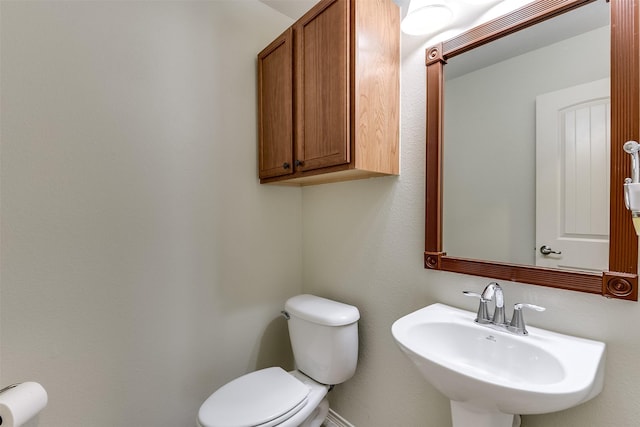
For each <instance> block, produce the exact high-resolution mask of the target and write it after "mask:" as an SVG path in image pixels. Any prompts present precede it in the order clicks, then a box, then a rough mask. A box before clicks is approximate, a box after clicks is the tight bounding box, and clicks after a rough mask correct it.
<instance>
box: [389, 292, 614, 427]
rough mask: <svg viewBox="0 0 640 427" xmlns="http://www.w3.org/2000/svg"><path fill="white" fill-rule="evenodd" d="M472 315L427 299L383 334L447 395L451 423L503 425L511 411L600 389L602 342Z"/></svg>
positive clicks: (574, 401)
mask: <svg viewBox="0 0 640 427" xmlns="http://www.w3.org/2000/svg"><path fill="white" fill-rule="evenodd" d="M475 317H476V314H475V313H472V312H470V311H465V310H460V309H457V308H454V307H450V306H447V305H444V304H433V305H430V306H427V307H425V308H422V309H420V310H417V311H415V312H413V313H410V314H408V315H406V316H404V317H402V318H400V319H398V320H397V321H396V322H395V323H394V324H393V326H392V327H391V332H392V334H393V337H394V338H395V340H396V342H397V343H398V345H399V346H400V348H401V349H402V350H403V351H404V353H405V354H407V356H408V357H409V359H410V360H411V361H412V362H413V363H414V364H415V365H416V367H417V368H418V369H419V370H420V372H421V373H422V375H423V376H424V377H425V378H426V379H427V381H429V382H430V383H431V384H432V385H433V386H434V387H435V388H436V389H438V390H439V391H440V392H441V393H443V394H444V395H445V396H447V397H448V398H449V399H450V400H451V407H452V419H453V425H454V427H462V426H467V425H468V426H473V427H481V426H485V425H486V426H491V427H502V426H505V427H511V426H512V425H517V419H516V421H515V424H514V414H540V413H547V412H554V411H560V410H563V409H568V408H571V407H573V406H576V405H579V404H581V403H583V402H585V401H587V400H589V399H591V398H593V397H595V396H597V395H598V394H599V393H600V391H601V390H602V386H603V383H604V362H605V347H606V346H605V344H604V343H602V342H598V341H592V340H587V339H583V338H577V337H573V336H569V335H562V334H558V333H555V332H551V331H547V330H544V329H539V328H535V327H531V326H528V327H527V329H528V331H529V335H526V336H521V335H515V334H512V333H510V332H507V331H504V330H499V329H494V328H490V327H487V326H483V325H478V324H477V323H475V322H474V319H475Z"/></svg>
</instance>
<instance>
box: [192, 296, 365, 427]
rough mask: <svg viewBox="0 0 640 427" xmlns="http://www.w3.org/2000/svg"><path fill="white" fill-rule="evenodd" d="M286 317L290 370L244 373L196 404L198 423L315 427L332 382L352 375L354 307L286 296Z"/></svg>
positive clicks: (325, 406) (321, 418)
mask: <svg viewBox="0 0 640 427" xmlns="http://www.w3.org/2000/svg"><path fill="white" fill-rule="evenodd" d="M283 314H285V317H287V319H288V326H289V336H290V339H291V347H292V349H293V356H294V360H295V362H296V370H294V371H291V372H286V371H285V370H284V369H282V368H280V367H271V368H266V369H261V370H258V371H255V372H251V373H248V374H245V375H243V376H241V377H239V378H236V379H235V380H233V381H231V382H229V383H227V384H225V385H223V386H222V387H220V388H219V389H218V390H216V391H215V392H214V393H213V394H212V395H211V396H209V398H208V399H207V400H206V401H205V402H204V403H203V404H202V406H201V407H200V410H199V411H198V417H197V424H198V427H275V426H277V427H320V425H321V424H322V422H323V421H324V419H325V418H326V416H327V413H328V412H329V402H328V400H327V399H326V395H327V393H328V391H329V390H330V389H331V386H332V385H335V384H340V383H342V382H344V381H346V380H347V379H349V378H351V376H353V374H354V373H355V368H356V363H357V356H358V329H357V321H358V319H359V318H360V313H359V312H358V309H357V308H356V307H353V306H351V305H347V304H343V303H340V302H337V301H332V300H328V299H325V298H321V297H316V296H313V295H298V296H296V297H293V298H290V299H289V300H287V302H286V304H285V311H284V312H283Z"/></svg>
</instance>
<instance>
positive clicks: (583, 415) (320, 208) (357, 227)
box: [303, 37, 640, 427]
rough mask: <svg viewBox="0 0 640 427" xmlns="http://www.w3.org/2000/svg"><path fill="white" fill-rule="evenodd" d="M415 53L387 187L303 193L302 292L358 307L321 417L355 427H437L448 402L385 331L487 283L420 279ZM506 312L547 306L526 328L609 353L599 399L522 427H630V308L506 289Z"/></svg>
mask: <svg viewBox="0 0 640 427" xmlns="http://www.w3.org/2000/svg"><path fill="white" fill-rule="evenodd" d="M424 48H425V46H420V45H419V44H418V43H415V42H413V41H412V40H411V39H410V38H407V37H405V38H404V39H403V52H402V53H403V55H402V56H403V61H402V119H401V120H402V130H401V132H402V133H401V145H402V151H401V156H402V167H401V174H400V176H399V177H398V178H376V179H371V180H366V181H354V182H345V183H339V184H331V185H323V186H317V187H308V188H305V189H304V190H303V217H304V227H303V228H304V243H303V245H304V260H303V263H304V269H303V274H304V286H305V288H304V289H305V291H308V292H316V293H319V294H321V295H326V296H329V297H333V298H336V299H338V300H342V301H345V302H349V303H352V304H355V305H356V306H358V307H359V309H360V311H361V314H362V318H361V320H360V330H361V332H360V337H361V355H360V359H359V365H358V371H357V372H356V375H355V376H354V378H352V379H351V380H349V381H348V382H346V383H345V384H342V385H340V386H338V387H336V388H335V390H334V391H333V392H332V394H331V405H332V407H333V408H334V409H335V410H336V411H337V412H338V413H340V414H341V415H342V416H344V417H345V418H346V419H348V420H349V421H351V422H352V423H353V424H354V425H356V426H358V427H365V426H366V427H369V426H371V427H374V426H375V427H387V426H398V427H400V426H402V427H444V426H447V425H450V422H451V421H450V415H449V405H448V402H447V400H446V399H445V398H444V397H443V396H442V395H440V394H439V393H438V392H437V391H436V390H435V389H434V388H433V387H431V386H430V385H428V384H427V383H426V381H425V380H423V379H422V378H421V377H420V375H419V373H418V371H417V369H415V368H414V367H413V366H412V364H411V362H410V361H409V360H408V359H407V358H406V357H405V356H404V355H403V354H402V353H401V351H400V350H399V349H398V348H397V346H396V344H395V343H394V341H393V338H392V336H391V330H390V329H391V324H392V323H393V321H394V320H395V319H397V318H399V317H401V316H402V315H404V314H407V313H409V312H411V311H413V310H415V309H418V308H420V307H423V306H425V305H428V304H431V303H434V302H442V303H445V304H450V305H453V306H457V307H462V308H465V309H468V310H475V309H476V308H477V307H476V304H477V302H476V301H475V300H473V299H471V298H465V297H464V296H463V295H462V293H461V292H462V291H463V290H466V289H468V290H473V291H476V292H478V291H481V290H482V289H483V287H484V286H485V285H486V284H487V283H488V282H489V280H488V279H483V278H479V277H471V276H465V275H460V274H453V273H446V272H436V271H426V270H424V268H423V267H422V265H423V256H422V254H423V251H424V174H425V161H424V159H425V150H424V135H425V127H424V126H425V119H424V117H425V111H424V105H425V101H424V100H425V66H424ZM502 284H503V285H504V288H505V292H506V300H507V304H508V305H509V306H511V304H513V303H516V302H531V303H534V304H539V305H542V306H545V307H547V311H546V312H544V313H528V314H527V316H528V317H527V319H528V321H529V323H531V324H533V325H536V326H541V327H544V328H548V329H551V330H555V331H559V332H563V333H569V334H573V335H578V336H583V337H587V338H593V339H598V340H602V341H604V342H606V343H607V344H608V355H607V366H606V369H607V372H606V380H605V381H606V383H605V388H604V391H603V392H602V394H601V395H600V396H598V397H597V398H596V399H594V400H592V401H590V402H588V403H586V404H583V405H581V406H580V407H577V408H573V409H570V410H567V411H563V412H560V413H555V414H547V415H536V416H532V415H530V416H525V417H523V426H526V427H587V426H589V427H604V426H615V427H633V426H637V425H638V414H640V403H639V402H640V370H638V369H637V368H636V366H637V361H638V359H640V330H638V329H637V328H636V327H635V325H637V324H638V323H640V304H638V303H635V302H624V301H618V300H608V299H605V298H603V297H600V296H595V295H588V294H583V293H577V292H571V291H564V290H554V289H550V288H543V287H538V286H531V285H522V284H516V283H510V282H503V283H502Z"/></svg>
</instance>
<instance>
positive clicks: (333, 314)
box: [284, 294, 360, 326]
mask: <svg viewBox="0 0 640 427" xmlns="http://www.w3.org/2000/svg"><path fill="white" fill-rule="evenodd" d="M284 309H285V310H286V311H287V312H288V313H289V314H290V315H291V316H296V317H299V318H301V319H304V320H307V321H309V322H313V323H317V324H320V325H326V326H344V325H349V324H351V323H355V322H357V321H358V319H360V312H359V311H358V309H357V308H356V307H354V306H352V305H349V304H344V303H341V302H338V301H333V300H330V299H327V298H322V297H317V296H315V295H308V294H305V295H297V296H295V297H292V298H289V299H288V300H287V302H286V303H285V305H284Z"/></svg>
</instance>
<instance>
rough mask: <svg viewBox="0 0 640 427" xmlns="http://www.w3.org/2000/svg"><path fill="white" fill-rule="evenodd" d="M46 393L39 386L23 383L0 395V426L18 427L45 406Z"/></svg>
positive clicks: (32, 383) (33, 383)
mask: <svg viewBox="0 0 640 427" xmlns="http://www.w3.org/2000/svg"><path fill="white" fill-rule="evenodd" d="M47 400H48V397H47V392H46V390H45V389H44V387H42V386H41V385H40V384H38V383H35V382H24V383H21V384H18V385H16V386H15V387H11V388H8V389H6V390H5V391H3V392H2V393H0V426H1V427H19V426H21V425H23V424H24V423H26V422H27V421H29V420H30V419H31V418H33V417H35V416H36V415H37V414H38V413H39V412H40V411H42V409H44V407H45V406H47Z"/></svg>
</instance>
